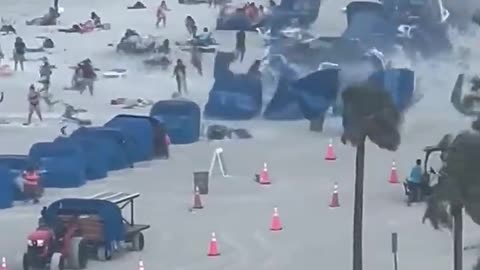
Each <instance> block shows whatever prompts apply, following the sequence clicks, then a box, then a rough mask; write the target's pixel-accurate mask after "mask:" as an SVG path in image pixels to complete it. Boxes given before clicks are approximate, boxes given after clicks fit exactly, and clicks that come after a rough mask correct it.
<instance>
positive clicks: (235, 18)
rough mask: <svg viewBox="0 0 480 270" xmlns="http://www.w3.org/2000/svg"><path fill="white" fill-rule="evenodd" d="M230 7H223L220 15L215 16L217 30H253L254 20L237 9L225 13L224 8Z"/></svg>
mask: <svg viewBox="0 0 480 270" xmlns="http://www.w3.org/2000/svg"><path fill="white" fill-rule="evenodd" d="M231 8H232V7H224V8H223V9H222V11H221V12H220V16H219V17H218V18H217V27H216V28H217V30H230V31H239V30H243V31H255V26H256V24H254V22H252V21H251V20H250V19H249V18H248V17H247V16H246V15H245V12H242V11H237V12H233V13H231V14H226V13H225V10H226V9H231Z"/></svg>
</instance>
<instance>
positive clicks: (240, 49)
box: [235, 30, 246, 62]
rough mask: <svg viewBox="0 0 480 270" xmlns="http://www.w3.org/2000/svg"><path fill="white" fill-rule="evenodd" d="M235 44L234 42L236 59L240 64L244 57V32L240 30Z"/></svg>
mask: <svg viewBox="0 0 480 270" xmlns="http://www.w3.org/2000/svg"><path fill="white" fill-rule="evenodd" d="M235 37H236V42H235V51H236V54H237V58H238V59H239V60H240V62H243V58H244V56H245V51H246V48H245V38H246V36H245V31H243V30H240V31H238V32H237V34H236V36H235Z"/></svg>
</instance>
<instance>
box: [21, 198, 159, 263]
mask: <svg viewBox="0 0 480 270" xmlns="http://www.w3.org/2000/svg"><path fill="white" fill-rule="evenodd" d="M139 196H140V194H139V193H135V194H128V193H123V192H117V193H116V192H103V193H99V194H96V195H94V196H91V197H88V198H72V199H61V200H58V201H56V202H53V203H52V204H51V205H50V206H48V207H44V208H43V210H42V213H41V214H42V216H41V218H40V220H39V225H38V228H37V229H36V230H35V231H34V232H33V233H31V234H30V235H29V236H28V247H27V251H26V252H25V253H24V255H23V269H24V270H30V269H50V270H53V269H55V270H63V269H65V268H71V269H84V268H85V267H86V266H87V262H88V259H89V257H90V255H91V254H94V255H95V257H96V259H98V260H101V261H106V260H110V259H111V258H112V254H113V252H114V251H120V250H121V248H122V247H123V246H126V244H128V247H129V248H130V250H133V251H141V250H143V248H144V243H145V239H144V236H143V233H142V231H144V230H146V229H148V228H150V225H139V224H135V222H134V209H133V206H134V200H135V199H136V198H138V197H139ZM127 206H130V217H129V218H130V219H129V220H127V219H125V218H124V217H122V209H124V208H125V207H127Z"/></svg>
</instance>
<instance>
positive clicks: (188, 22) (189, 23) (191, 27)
mask: <svg viewBox="0 0 480 270" xmlns="http://www.w3.org/2000/svg"><path fill="white" fill-rule="evenodd" d="M185 27H186V28H187V32H188V33H189V34H190V35H191V36H192V37H195V36H196V35H197V23H196V22H195V20H194V19H193V18H192V16H190V15H188V16H187V17H186V18H185Z"/></svg>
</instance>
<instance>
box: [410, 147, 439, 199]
mask: <svg viewBox="0 0 480 270" xmlns="http://www.w3.org/2000/svg"><path fill="white" fill-rule="evenodd" d="M442 150H443V148H441V147H438V146H427V147H425V148H424V149H423V151H424V152H425V157H424V160H423V175H422V183H421V184H420V192H419V194H415V192H412V191H411V190H410V188H409V185H408V183H407V181H405V182H403V187H404V189H405V195H406V196H407V198H408V199H407V204H408V206H410V204H411V203H412V202H422V201H424V200H425V199H426V198H427V197H428V196H430V195H431V194H432V186H431V184H432V178H433V176H434V175H437V171H435V169H433V168H432V167H431V166H429V165H428V161H429V159H430V156H431V154H432V153H435V152H441V151H442Z"/></svg>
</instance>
